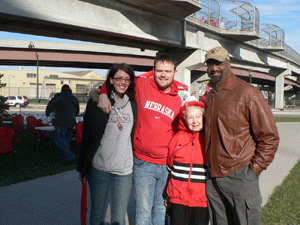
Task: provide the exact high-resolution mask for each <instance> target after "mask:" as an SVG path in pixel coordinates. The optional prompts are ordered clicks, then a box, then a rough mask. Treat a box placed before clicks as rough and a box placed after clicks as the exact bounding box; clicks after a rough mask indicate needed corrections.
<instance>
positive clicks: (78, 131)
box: [75, 121, 83, 144]
mask: <svg viewBox="0 0 300 225" xmlns="http://www.w3.org/2000/svg"><path fill="white" fill-rule="evenodd" d="M82 131H83V122H82V121H81V122H78V123H76V126H75V132H76V133H75V143H76V144H80V143H81V142H82Z"/></svg>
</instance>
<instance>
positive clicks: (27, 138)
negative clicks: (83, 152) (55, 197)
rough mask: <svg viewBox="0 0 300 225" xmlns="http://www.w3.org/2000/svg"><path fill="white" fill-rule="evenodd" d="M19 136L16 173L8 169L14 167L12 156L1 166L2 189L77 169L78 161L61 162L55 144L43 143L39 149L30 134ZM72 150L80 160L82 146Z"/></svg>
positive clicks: (72, 147)
mask: <svg viewBox="0 0 300 225" xmlns="http://www.w3.org/2000/svg"><path fill="white" fill-rule="evenodd" d="M17 135H18V136H21V142H20V144H19V145H17V146H16V149H17V154H16V171H14V170H13V169H12V168H10V167H8V165H9V164H10V165H13V164H12V162H13V161H12V155H9V158H8V159H7V160H6V163H2V164H0V187H3V186H7V185H11V184H15V183H20V182H24V181H28V180H32V179H36V178H40V177H45V176H49V175H54V174H59V173H62V172H65V171H69V170H73V169H75V168H76V166H77V160H75V161H74V162H72V163H71V164H69V165H66V164H65V163H64V162H62V161H60V160H59V150H58V148H57V147H56V145H55V144H54V142H52V145H51V147H49V142H48V141H41V142H40V145H39V147H37V143H36V141H35V139H34V138H33V136H32V135H30V134H29V133H25V131H23V132H22V133H21V134H17ZM71 149H72V150H73V153H74V154H75V155H76V157H77V158H78V155H79V151H80V146H79V145H73V146H71ZM1 157H3V156H1ZM0 160H1V158H0Z"/></svg>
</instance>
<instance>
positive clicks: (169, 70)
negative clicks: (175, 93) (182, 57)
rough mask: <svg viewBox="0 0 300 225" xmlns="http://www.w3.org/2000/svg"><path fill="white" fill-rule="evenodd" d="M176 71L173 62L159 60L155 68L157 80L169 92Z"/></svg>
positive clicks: (159, 85)
mask: <svg viewBox="0 0 300 225" xmlns="http://www.w3.org/2000/svg"><path fill="white" fill-rule="evenodd" d="M176 73H177V70H175V67H174V64H173V63H170V62H163V61H158V62H157V63H156V65H155V68H154V78H155V82H156V84H157V85H158V87H160V88H161V89H162V90H164V91H165V92H169V91H170V90H171V85H172V83H173V80H174V77H175V75H176Z"/></svg>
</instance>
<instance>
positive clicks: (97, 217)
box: [88, 167, 133, 225]
mask: <svg viewBox="0 0 300 225" xmlns="http://www.w3.org/2000/svg"><path fill="white" fill-rule="evenodd" d="M88 179H89V187H90V193H91V202H92V205H91V225H96V224H97V225H100V224H105V223H104V219H105V214H106V209H107V196H108V191H109V190H111V197H112V202H111V224H116V225H125V215H126V212H127V206H128V202H129V197H130V192H131V188H132V184H133V180H132V179H133V178H132V173H131V174H128V175H116V174H112V173H108V172H104V171H101V170H98V169H96V168H94V167H92V168H91V172H90V174H89V176H88Z"/></svg>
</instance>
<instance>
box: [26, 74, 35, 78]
mask: <svg viewBox="0 0 300 225" xmlns="http://www.w3.org/2000/svg"><path fill="white" fill-rule="evenodd" d="M27 77H28V78H36V73H27Z"/></svg>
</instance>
